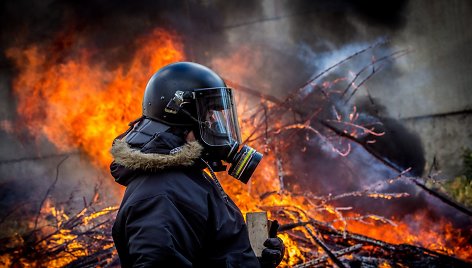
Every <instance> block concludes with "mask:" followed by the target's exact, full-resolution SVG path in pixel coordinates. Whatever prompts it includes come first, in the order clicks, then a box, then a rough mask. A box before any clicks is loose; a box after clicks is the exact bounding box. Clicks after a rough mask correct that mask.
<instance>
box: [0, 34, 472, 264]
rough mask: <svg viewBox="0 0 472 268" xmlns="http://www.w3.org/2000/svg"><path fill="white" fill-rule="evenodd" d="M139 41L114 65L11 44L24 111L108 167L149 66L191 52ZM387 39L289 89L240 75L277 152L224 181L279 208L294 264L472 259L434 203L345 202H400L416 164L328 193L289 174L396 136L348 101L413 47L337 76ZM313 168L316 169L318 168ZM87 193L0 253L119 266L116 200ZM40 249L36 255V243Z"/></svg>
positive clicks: (267, 142)
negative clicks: (402, 208) (249, 175)
mask: <svg viewBox="0 0 472 268" xmlns="http://www.w3.org/2000/svg"><path fill="white" fill-rule="evenodd" d="M137 42H139V43H140V44H142V45H141V46H140V47H141V48H140V49H139V50H138V51H136V52H135V53H134V57H133V60H132V61H131V62H130V64H129V65H126V66H124V65H123V66H119V67H117V68H116V69H114V70H112V71H110V70H109V69H107V68H105V67H104V66H103V65H102V64H103V63H100V62H99V63H96V62H93V61H92V59H93V57H94V56H95V55H94V54H93V52H91V51H81V53H80V54H79V55H78V56H71V57H68V58H65V59H60V60H59V59H56V58H54V57H53V58H47V57H46V56H45V55H46V54H47V53H45V51H43V50H42V49H43V48H41V47H36V46H35V45H31V46H30V47H27V48H25V49H19V48H11V49H9V50H8V53H7V55H8V57H9V58H10V59H12V60H13V61H14V62H15V63H16V65H17V67H18V68H19V70H20V72H19V74H18V77H17V78H16V79H15V81H14V89H15V93H16V95H17V97H18V113H19V114H20V116H21V117H22V119H23V120H25V122H27V126H28V128H29V130H30V131H31V132H32V133H33V134H35V135H38V136H39V135H46V136H47V137H48V138H49V140H50V141H51V142H53V143H54V144H55V145H56V146H57V148H58V149H59V150H61V151H71V150H76V149H80V150H83V151H84V152H86V153H87V155H88V156H89V157H90V160H91V161H92V162H93V163H95V164H96V165H97V166H98V167H99V168H105V167H106V166H107V165H108V164H109V162H110V160H111V158H110V155H109V154H108V149H109V147H110V144H111V141H112V139H113V138H114V137H116V136H117V135H118V134H120V133H121V132H122V131H123V130H124V129H123V128H124V127H126V125H127V123H128V122H130V121H131V120H132V119H134V118H136V117H139V116H140V113H141V111H140V109H139V107H140V101H141V99H142V92H143V89H144V87H145V82H146V81H147V79H148V78H149V76H150V75H151V74H152V73H153V72H154V71H155V70H157V69H158V68H160V67H162V66H163V65H166V64H168V63H170V62H174V61H179V60H183V59H185V58H186V57H185V55H184V53H183V47H182V44H181V43H180V41H179V38H178V37H177V36H176V35H175V34H173V33H171V32H167V31H163V30H155V31H154V32H153V34H152V35H150V36H148V37H146V39H143V40H138V41H137ZM377 46H379V45H374V46H371V47H368V48H366V49H365V50H362V51H359V52H358V53H356V54H355V55H352V56H350V57H348V58H346V59H345V60H344V61H341V62H339V63H338V64H336V65H335V66H333V67H332V68H329V69H327V70H326V71H325V72H323V73H321V74H320V75H318V76H314V78H313V79H312V80H310V81H309V82H308V83H307V84H306V85H305V86H304V87H302V88H300V89H296V90H293V91H291V92H290V94H288V97H287V98H286V99H284V100H278V99H277V98H276V97H273V96H267V95H263V94H261V93H258V92H257V91H254V90H251V89H247V88H244V87H239V88H238V86H237V85H236V83H234V84H235V88H236V90H238V89H239V91H240V94H239V96H238V98H240V101H239V103H242V106H241V107H238V108H239V112H240V113H241V116H240V118H242V122H240V123H241V125H242V129H243V130H244V133H243V136H244V139H246V140H248V141H250V142H252V143H258V145H259V146H260V148H266V150H265V154H266V156H265V158H264V161H263V162H262V164H261V166H260V167H259V168H258V170H257V174H256V175H255V177H254V178H253V179H252V180H251V182H250V184H249V185H243V184H235V183H234V180H233V179H231V178H226V177H224V178H223V179H222V184H223V186H224V188H225V190H226V191H227V192H228V194H229V195H230V196H231V197H232V198H233V199H234V200H235V202H236V203H237V204H238V206H239V207H240V208H241V210H242V211H243V212H248V211H257V210H265V211H269V212H270V217H271V218H274V219H277V220H279V222H281V223H282V226H281V227H280V230H279V231H280V232H281V234H280V236H281V237H282V238H283V240H284V241H285V244H286V245H287V254H286V258H285V260H284V262H283V265H282V266H283V267H292V266H294V267H318V266H326V265H337V266H340V267H345V266H348V265H359V264H365V265H370V266H377V267H391V266H411V265H419V264H420V263H423V264H422V265H425V266H428V265H436V266H454V267H459V266H465V265H467V263H466V262H465V261H472V246H471V245H470V243H468V239H470V237H469V236H470V234H462V233H460V231H458V230H457V229H454V228H455V227H454V226H453V223H451V222H449V221H448V220H447V219H446V218H445V217H441V218H440V220H434V219H432V218H430V217H429V215H428V209H429V208H428V207H424V208H421V210H419V211H418V212H416V213H414V214H412V215H410V217H411V219H410V220H408V219H407V218H406V217H398V218H396V217H394V216H392V217H390V216H383V215H377V214H374V213H363V212H362V210H360V208H358V207H356V206H354V205H345V202H344V203H343V202H342V201H343V200H353V199H355V198H359V199H360V198H362V199H369V200H370V201H369V202H379V203H380V202H382V204H385V206H386V208H384V209H386V210H388V204H390V203H385V202H384V201H388V202H391V203H393V202H396V201H397V200H400V199H406V198H409V197H410V193H408V192H405V191H398V192H396V191H393V192H387V191H385V189H392V188H389V186H390V185H395V184H399V183H403V184H406V185H409V187H410V188H413V187H415V186H414V185H415V183H414V180H419V178H411V177H410V174H409V173H408V172H409V171H410V170H409V169H406V170H399V169H397V170H394V172H396V173H397V176H396V177H393V178H389V179H387V178H379V180H378V181H379V182H377V183H374V184H372V185H366V186H365V187H363V188H362V189H356V190H354V191H347V192H345V193H339V194H328V195H322V194H319V192H318V193H316V192H314V191H311V189H310V188H307V187H304V185H303V184H301V183H293V180H291V181H292V183H291V184H288V183H287V180H286V179H287V178H288V177H292V178H293V177H297V176H298V174H297V169H296V167H294V166H291V165H289V164H287V162H288V161H286V160H287V158H290V156H289V155H287V154H289V153H290V152H297V153H303V152H306V151H307V150H312V149H313V148H314V147H317V148H319V147H321V148H322V150H323V151H324V152H325V153H327V154H330V155H331V156H332V159H333V161H337V160H339V161H340V162H341V161H349V159H350V158H349V156H350V155H351V153H352V152H353V151H354V150H355V151H356V152H357V151H359V150H362V147H361V146H359V145H358V144H362V143H360V142H356V141H359V140H362V141H365V142H367V143H375V142H376V139H377V138H380V137H382V136H383V135H384V132H383V131H381V130H379V128H378V126H379V125H381V122H379V121H376V119H375V118H366V116H365V115H363V114H361V111H359V109H358V108H357V107H353V106H349V105H348V103H349V100H350V98H351V97H352V96H353V95H354V94H356V91H358V90H359V88H360V87H361V86H362V85H363V84H364V83H365V81H367V79H369V78H370V77H372V75H374V73H377V72H378V70H380V69H381V68H382V67H383V66H385V64H387V63H388V62H389V61H391V60H393V59H395V58H396V57H398V56H401V55H404V54H406V53H407V52H408V51H406V50H401V51H397V52H394V53H391V54H387V55H384V56H383V57H377V58H376V59H375V60H374V61H372V62H371V63H368V64H367V65H365V66H364V67H363V68H361V69H360V70H358V71H357V72H356V73H354V74H353V75H351V76H350V77H349V78H346V77H334V78H332V77H329V78H328V77H327V76H326V75H327V74H330V72H331V71H332V70H334V69H336V68H337V67H339V66H341V65H342V64H344V63H345V62H349V61H350V60H352V59H353V58H354V57H355V56H356V55H359V54H363V53H370V52H371V51H372V50H373V49H374V48H375V47H377ZM232 62H233V66H236V67H237V68H236V69H237V70H241V71H242V72H244V75H248V73H247V72H245V68H244V67H243V65H238V60H237V56H235V60H233V61H232ZM216 67H217V68H218V66H216ZM374 67H375V72H374V71H373V69H374ZM235 82H237V81H235ZM301 108H303V109H301ZM110 126H113V127H110ZM306 161H310V159H306ZM381 164H382V163H381ZM386 168H391V167H390V166H388V165H387V166H386ZM314 173H316V171H314ZM311 175H312V176H313V177H314V178H316V174H311ZM321 190H322V189H321ZM320 192H322V191H320ZM116 199H117V200H119V196H117V197H116ZM380 200H382V201H380ZM412 200H414V199H412ZM413 202H414V201H413ZM85 204H86V205H85V208H84V209H83V210H82V211H80V212H79V213H77V214H75V215H69V213H67V212H65V211H64V210H63V208H61V206H60V204H54V203H53V200H51V199H47V201H45V202H44V204H43V205H42V209H41V212H40V215H39V216H37V217H36V219H35V216H34V215H31V217H30V219H29V221H30V222H32V223H33V224H32V226H31V232H29V233H28V234H22V235H15V236H13V237H12V238H11V239H10V240H9V243H8V246H7V247H6V249H4V250H2V251H1V252H0V254H1V259H0V261H2V262H3V264H4V265H23V266H28V265H31V266H35V265H36V266H47V267H62V266H66V265H68V266H69V267H84V266H85V267H96V266H100V267H105V266H107V265H108V266H112V265H114V264H115V265H116V258H117V256H116V253H114V252H113V248H112V246H113V245H112V241H111V237H110V223H111V222H112V221H113V215H114V214H113V212H114V211H115V210H116V208H115V207H105V208H102V209H97V211H94V210H93V207H92V206H91V204H88V203H87V202H85ZM410 205H411V204H410ZM102 207H103V206H102ZM358 209H359V211H358ZM38 219H39V220H38ZM454 232H459V233H454ZM27 238H28V239H27ZM5 245H6V244H5ZM31 248H32V249H34V252H35V254H31ZM370 266H369V267H370Z"/></svg>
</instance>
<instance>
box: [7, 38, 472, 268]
mask: <svg viewBox="0 0 472 268" xmlns="http://www.w3.org/2000/svg"><path fill="white" fill-rule="evenodd" d="M137 44H138V47H139V49H138V50H137V51H136V52H135V53H134V57H133V59H132V61H131V62H130V63H129V64H128V65H119V66H117V67H116V68H114V69H110V68H107V67H106V66H105V65H104V64H103V63H100V62H98V63H93V61H92V59H93V57H94V56H95V55H94V54H93V53H92V52H90V51H80V53H79V54H78V56H76V57H74V58H70V59H66V60H64V61H62V62H60V63H57V62H56V61H54V60H51V59H50V58H49V57H48V53H49V52H48V51H47V49H44V48H42V47H39V46H36V45H32V46H30V47H27V48H26V49H19V48H11V49H9V50H8V51H7V56H8V57H9V58H10V59H12V60H13V61H14V62H15V64H16V65H17V66H18V68H19V70H20V72H19V75H18V77H17V78H16V80H15V81H14V90H15V93H16V96H17V98H18V113H19V114H20V115H21V116H22V117H23V119H25V121H26V122H27V127H28V129H29V130H30V131H31V132H32V133H33V134H36V135H38V136H40V135H45V136H46V137H47V138H48V140H49V141H51V142H53V143H54V144H55V145H56V146H57V147H58V148H59V149H60V150H73V149H79V150H83V151H84V152H86V153H87V154H88V155H89V156H90V158H91V159H92V161H93V162H94V163H96V164H97V165H98V166H101V167H105V166H107V165H108V164H109V163H110V161H111V156H110V155H109V153H108V149H109V148H110V145H111V142H112V140H113V138H115V137H116V136H117V135H118V134H119V133H121V132H123V131H124V130H125V129H123V128H124V126H126V124H127V123H128V122H130V121H131V120H133V119H135V118H137V117H139V116H140V115H141V100H142V95H143V91H144V88H145V85H146V82H147V80H148V79H149V77H150V76H151V75H152V74H153V73H154V72H155V71H156V70H158V69H159V68H160V67H162V66H164V65H166V64H169V63H171V62H174V61H180V60H183V59H184V58H185V56H184V53H183V46H182V44H181V42H180V39H179V38H178V37H177V36H176V35H175V34H173V33H171V32H166V31H163V30H155V31H154V32H153V33H152V34H150V35H149V36H146V37H145V38H142V39H140V40H137ZM250 54H251V50H249V49H248V48H243V49H242V50H241V51H240V52H239V53H235V55H233V56H232V57H231V58H230V59H229V60H230V62H232V63H233V64H231V65H230V66H232V67H231V68H232V70H231V71H234V72H235V77H234V76H233V77H232V79H234V80H235V81H244V80H247V79H248V78H251V77H250V76H251V75H253V74H254V73H255V72H252V71H249V70H248V68H247V67H246V66H248V65H250V64H244V63H248V62H252V61H253V60H254V57H252V55H251V57H250V56H249V55H250ZM243 55H244V56H243ZM256 55H257V53H256ZM248 57H249V58H251V59H250V61H249V59H248ZM225 62H226V61H222V60H215V61H214V64H215V65H216V69H217V70H218V66H219V65H224V66H225V67H226V66H228V65H227V64H225ZM237 63H241V64H237ZM221 68H223V67H221ZM223 75H224V74H223ZM266 86H267V85H262V87H266ZM267 87H268V86H267ZM239 103H240V105H241V107H238V110H239V112H243V111H247V110H248V107H244V105H245V104H247V103H248V102H247V101H246V102H244V101H239ZM355 118H357V113H356V110H354V111H353V112H352V114H351V115H350V119H351V120H354V119H355ZM2 124H3V123H2ZM241 125H242V129H243V131H244V132H243V136H245V137H247V136H248V135H250V133H251V132H252V129H253V128H254V125H252V124H251V123H250V122H249V121H244V120H243V121H242V122H241ZM260 146H264V144H260ZM279 173H280V171H278V170H277V159H276V157H275V155H274V153H272V152H266V154H265V156H264V159H263V161H262V162H261V165H260V166H259V167H258V170H257V172H256V174H255V178H253V179H251V181H250V182H249V184H248V185H243V184H240V183H235V182H234V179H232V178H228V177H223V178H222V184H223V186H224V188H225V190H226V191H227V192H228V194H229V195H230V196H231V198H232V199H234V200H235V202H236V203H237V204H238V205H239V207H240V208H241V210H242V211H243V212H247V211H257V210H261V209H264V207H268V206H272V207H276V206H279V207H281V208H282V209H283V208H286V207H290V208H293V209H294V210H301V211H305V212H306V213H307V214H308V215H309V216H310V217H312V218H314V219H317V220H323V221H329V220H332V219H334V218H336V217H338V216H339V215H340V212H339V211H338V210H337V208H335V207H333V206H329V205H326V206H324V207H323V208H320V207H319V206H317V205H315V204H314V203H313V202H312V201H310V199H309V198H307V197H304V196H295V195H292V194H291V193H288V192H284V191H280V190H281V185H280V183H279V180H278V177H279V176H280V174H279ZM267 192H274V193H275V194H273V195H269V196H267V197H266V198H260V197H259V196H261V195H262V194H264V193H267ZM372 197H381V196H376V194H372ZM383 198H388V199H390V198H393V197H392V196H385V197H383ZM288 214H290V213H288ZM274 216H275V215H274ZM348 216H350V217H356V215H355V213H347V215H344V217H348ZM416 217H417V218H416V219H415V220H416V221H417V222H423V223H424V224H425V225H424V226H421V228H419V229H418V230H412V229H411V228H410V226H409V225H408V224H406V223H397V226H391V225H379V224H376V223H374V224H372V225H366V224H365V222H364V223H363V222H357V221H352V222H351V221H349V222H347V223H346V222H344V223H340V222H338V223H336V224H333V225H335V226H337V227H339V229H340V230H344V229H345V228H346V229H347V230H349V231H352V232H356V233H362V234H364V235H366V236H371V237H373V238H378V239H381V240H384V241H387V242H391V243H416V244H420V245H423V246H426V247H428V248H431V249H434V250H439V251H443V252H446V253H447V254H454V255H456V256H459V257H461V258H464V259H468V260H470V259H471V257H472V254H471V252H472V246H470V245H468V246H467V242H466V241H459V240H460V238H457V236H455V235H454V233H453V231H454V230H452V227H451V225H450V224H447V223H446V222H441V223H439V224H437V223H433V222H431V221H430V220H428V219H427V217H426V216H425V215H420V214H418V215H417V216H416ZM292 220H293V221H294V222H296V221H299V220H302V221H306V220H307V218H303V219H298V218H297V217H295V216H292ZM367 220H370V221H376V220H379V219H378V218H376V217H375V216H371V217H370V218H369V219H367ZM338 225H339V226H338ZM428 226H429V227H428ZM430 226H438V227H437V228H438V229H437V230H431V229H430ZM297 230H299V231H300V232H302V233H304V234H306V231H305V230H304V229H303V228H299V229H297ZM306 237H309V235H308V234H306ZM454 237H456V238H454ZM282 238H283V240H284V241H285V243H286V245H287V252H288V256H289V257H287V258H286V259H285V262H284V263H283V265H285V266H287V265H289V266H292V265H294V264H296V263H300V262H302V261H304V260H305V259H306V258H305V257H304V255H306V254H307V253H308V252H310V250H313V249H310V248H303V247H300V246H298V245H297V243H296V242H295V240H293V239H292V238H291V237H290V236H289V235H287V234H282ZM455 240H458V241H455ZM448 241H453V242H454V243H452V244H448ZM458 245H461V246H458ZM463 245H466V246H463ZM314 248H315V247H314ZM385 267H386V266H385Z"/></svg>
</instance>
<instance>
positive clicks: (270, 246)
mask: <svg viewBox="0 0 472 268" xmlns="http://www.w3.org/2000/svg"><path fill="white" fill-rule="evenodd" d="M264 246H265V247H266V248H265V249H264V250H262V256H261V257H260V259H259V262H260V264H261V267H262V268H273V267H277V266H278V265H279V264H280V262H282V259H283V258H284V254H285V246H284V242H283V241H282V239H280V238H279V237H274V238H268V239H267V240H266V241H265V242H264Z"/></svg>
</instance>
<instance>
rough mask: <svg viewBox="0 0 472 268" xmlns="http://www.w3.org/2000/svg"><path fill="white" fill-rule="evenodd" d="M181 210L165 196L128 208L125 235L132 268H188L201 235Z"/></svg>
mask: <svg viewBox="0 0 472 268" xmlns="http://www.w3.org/2000/svg"><path fill="white" fill-rule="evenodd" d="M185 210H186V209H185V207H182V206H181V205H180V206H179V205H176V204H175V203H174V202H172V201H171V200H170V199H169V198H168V197H167V196H165V195H159V196H154V197H151V198H148V199H145V200H142V201H139V202H137V203H135V204H133V205H131V206H130V207H129V210H128V212H127V215H126V228H125V232H126V237H127V240H128V250H129V256H130V259H131V262H132V263H133V267H172V266H171V265H173V266H174V267H192V260H193V259H194V257H195V254H196V252H197V251H198V250H199V248H200V247H201V241H200V236H201V233H199V232H198V231H197V230H195V227H194V226H192V225H191V223H192V222H193V221H194V220H196V219H193V218H192V215H191V214H188V213H187V212H186V211H185Z"/></svg>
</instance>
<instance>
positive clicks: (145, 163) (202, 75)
mask: <svg viewBox="0 0 472 268" xmlns="http://www.w3.org/2000/svg"><path fill="white" fill-rule="evenodd" d="M235 108H236V107H235V104H234V100H233V95H232V90H231V89H230V88H228V87H226V84H225V83H224V81H223V80H222V79H221V78H220V77H219V76H218V75H217V74H216V73H214V72H213V71H212V70H210V69H208V68H207V67H205V66H202V65H199V64H196V63H191V62H178V63H174V64H170V65H168V66H165V67H163V68H162V69H160V70H159V71H158V72H157V73H155V74H154V75H153V76H152V77H151V79H150V80H149V82H148V84H147V86H146V90H145V93H144V99H143V116H142V117H141V118H139V119H138V120H136V121H134V122H132V123H130V128H129V129H128V131H126V132H125V133H123V134H121V135H120V136H118V137H117V138H116V139H115V141H114V142H113V146H112V149H111V153H112V155H113V158H114V161H113V162H112V164H111V166H110V168H111V173H112V175H113V176H114V178H115V180H116V182H118V183H119V184H121V185H124V186H126V191H125V194H124V197H123V201H122V203H121V206H120V209H119V211H118V214H117V218H116V221H115V224H114V226H113V240H114V242H115V245H116V249H117V251H118V254H119V257H120V262H121V265H122V267H276V266H277V265H278V264H279V263H280V262H281V260H282V258H283V255H284V245H283V242H282V240H281V239H279V238H269V239H268V240H267V241H266V243H265V244H264V245H265V246H266V247H267V248H266V249H264V251H263V253H262V257H260V258H256V256H255V254H254V252H253V250H252V248H251V245H250V243H249V237H248V231H247V227H246V224H245V223H244V220H243V216H242V214H241V212H240V210H239V209H238V207H237V206H236V205H235V204H234V202H233V201H232V200H231V198H229V196H227V195H226V193H225V192H224V190H223V188H222V187H221V185H220V184H219V182H218V180H217V178H216V177H215V175H214V173H213V171H223V170H225V169H226V168H225V165H223V164H224V163H225V164H227V165H230V168H229V170H228V173H229V174H230V175H231V176H233V177H235V178H236V179H238V180H240V181H242V182H244V183H246V182H247V181H248V180H249V178H250V176H251V175H252V173H253V172H254V170H255V168H256V167H257V164H258V163H259V161H260V160H261V158H262V155H261V154H260V153H259V152H257V151H256V150H255V149H253V148H251V147H249V146H248V145H242V144H241V138H240V134H239V126H238V121H237V114H236V110H235ZM171 265H172V266H171Z"/></svg>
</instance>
